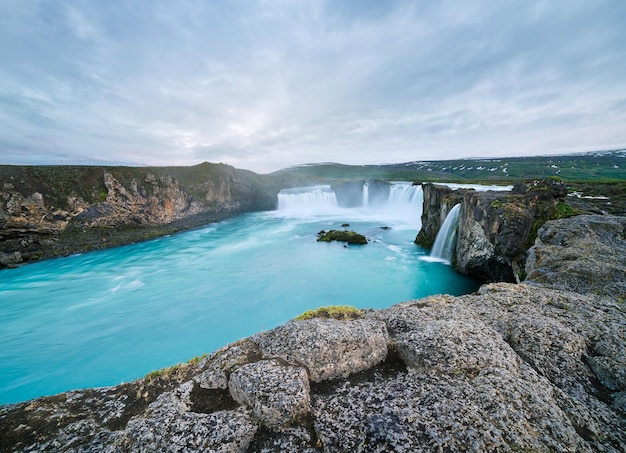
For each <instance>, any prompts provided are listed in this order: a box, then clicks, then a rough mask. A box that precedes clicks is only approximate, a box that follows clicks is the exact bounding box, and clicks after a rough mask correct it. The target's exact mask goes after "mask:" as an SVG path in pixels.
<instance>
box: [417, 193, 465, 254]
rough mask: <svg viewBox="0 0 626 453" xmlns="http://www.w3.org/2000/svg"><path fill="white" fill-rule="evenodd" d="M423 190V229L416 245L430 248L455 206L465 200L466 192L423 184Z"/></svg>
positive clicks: (418, 235)
mask: <svg viewBox="0 0 626 453" xmlns="http://www.w3.org/2000/svg"><path fill="white" fill-rule="evenodd" d="M422 190H423V193H424V208H423V210H422V228H421V230H420V231H419V233H418V234H417V237H416V238H415V243H416V244H419V245H421V246H422V247H426V248H430V247H432V245H433V243H434V242H435V238H436V237H437V232H438V231H439V229H440V228H441V225H443V222H444V221H445V220H446V216H447V215H448V213H449V212H450V210H451V209H452V207H453V206H454V205H455V204H457V203H460V202H461V201H462V200H463V194H464V192H465V191H464V190H456V191H455V190H452V189H450V188H449V187H448V186H443V185H438V184H433V183H425V184H422Z"/></svg>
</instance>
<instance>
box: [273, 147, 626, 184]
mask: <svg viewBox="0 0 626 453" xmlns="http://www.w3.org/2000/svg"><path fill="white" fill-rule="evenodd" d="M275 173H276V174H286V173H288V174H294V175H296V174H297V175H306V176H317V177H323V178H331V179H387V180H409V181H448V182H462V181H494V182H495V181H512V180H519V179H523V178H545V177H548V176H559V177H560V178H562V179H565V180H570V181H616V180H617V181H623V180H626V149H618V150H607V151H594V152H585V153H576V154H567V155H562V156H532V157H502V158H485V159H476V158H474V159H457V160H436V161H414V162H405V163H399V164H380V165H343V164H337V163H320V164H306V165H299V166H295V167H290V168H285V169H282V170H279V171H277V172H275Z"/></svg>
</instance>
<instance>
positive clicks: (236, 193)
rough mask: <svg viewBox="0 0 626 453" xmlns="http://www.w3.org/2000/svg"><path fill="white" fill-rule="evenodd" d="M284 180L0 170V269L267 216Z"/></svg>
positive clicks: (187, 170) (223, 170)
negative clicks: (240, 216)
mask: <svg viewBox="0 0 626 453" xmlns="http://www.w3.org/2000/svg"><path fill="white" fill-rule="evenodd" d="M302 183H303V181H302V180H296V179H295V178H292V177H290V176H289V175H281V176H271V175H257V174H254V173H252V172H249V171H245V170H238V169H235V168H233V167H230V166H228V165H223V164H209V163H203V164H200V165H196V166H194V167H154V168H131V167H111V168H109V167H19V166H0V268H1V267H3V266H10V265H15V264H17V263H20V262H23V261H30V260H35V259H39V258H42V257H48V256H55V255H67V254H69V253H74V252H80V251H85V250H91V249H96V248H102V247H108V246H113V245H119V244H123V243H126V242H131V241H135V240H140V239H145V238H147V237H152V236H155V235H160V234H165V233H171V232H173V231H177V230H179V229H184V228H189V227H194V226H198V225H201V224H203V223H208V222H210V221H215V220H218V219H222V218H224V217H226V216H229V215H233V214H237V213H241V212H248V211H255V210H266V209H273V208H274V207H275V206H276V194H277V193H278V192H279V191H280V189H281V188H283V187H292V186H294V185H300V184H302Z"/></svg>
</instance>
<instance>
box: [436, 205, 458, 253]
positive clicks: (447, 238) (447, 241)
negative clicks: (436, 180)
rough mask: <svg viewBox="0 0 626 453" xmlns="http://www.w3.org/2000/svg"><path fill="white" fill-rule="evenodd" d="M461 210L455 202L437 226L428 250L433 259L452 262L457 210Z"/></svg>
mask: <svg viewBox="0 0 626 453" xmlns="http://www.w3.org/2000/svg"><path fill="white" fill-rule="evenodd" d="M460 210H461V205H460V204H455V205H454V206H453V207H452V209H450V212H448V215H447V216H446V219H445V220H444V222H443V225H441V228H439V232H438V233H437V237H436V238H435V243H434V245H433V248H432V250H431V252H430V257H431V258H433V259H438V260H443V261H445V262H447V263H451V262H452V257H453V255H454V247H455V245H456V232H457V225H458V223H459V212H460Z"/></svg>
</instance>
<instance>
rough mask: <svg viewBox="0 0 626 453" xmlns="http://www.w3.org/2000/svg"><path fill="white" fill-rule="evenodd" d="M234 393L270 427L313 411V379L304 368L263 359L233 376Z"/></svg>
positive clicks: (287, 422)
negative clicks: (310, 390) (311, 397)
mask: <svg viewBox="0 0 626 453" xmlns="http://www.w3.org/2000/svg"><path fill="white" fill-rule="evenodd" d="M228 388H229V389H230V394H231V395H232V397H233V398H234V399H235V401H237V402H238V403H240V404H245V405H247V406H248V407H250V408H251V409H252V413H253V414H254V416H255V417H257V418H258V419H259V420H260V421H261V422H262V423H263V424H265V425H266V426H268V427H282V426H288V425H290V424H293V423H294V422H296V421H298V420H300V419H302V418H304V416H306V414H308V412H309V405H310V397H309V379H308V376H307V372H306V370H305V369H304V368H302V367H298V366H291V365H281V364H280V363H279V362H278V361H276V360H261V361H259V362H256V363H250V364H248V365H244V366H242V367H241V368H239V369H238V370H236V371H235V372H234V373H233V374H231V375H230V380H229V382H228Z"/></svg>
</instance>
